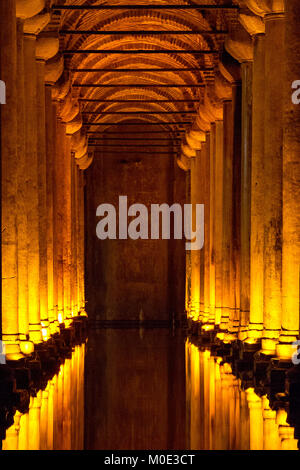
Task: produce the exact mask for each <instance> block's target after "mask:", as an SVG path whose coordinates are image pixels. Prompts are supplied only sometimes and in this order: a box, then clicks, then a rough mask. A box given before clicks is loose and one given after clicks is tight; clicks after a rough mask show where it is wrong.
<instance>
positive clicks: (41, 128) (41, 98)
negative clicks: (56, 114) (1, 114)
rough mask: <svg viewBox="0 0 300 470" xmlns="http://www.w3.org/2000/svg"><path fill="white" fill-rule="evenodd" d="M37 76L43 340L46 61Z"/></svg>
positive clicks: (45, 295)
mask: <svg viewBox="0 0 300 470" xmlns="http://www.w3.org/2000/svg"><path fill="white" fill-rule="evenodd" d="M36 76H37V101H36V104H37V108H36V112H37V122H38V126H37V143H38V148H37V157H38V200H39V271H40V282H39V286H40V287H39V291H40V318H41V325H42V334H43V339H44V340H47V339H48V338H49V336H50V330H49V319H48V265H47V218H48V214H47V184H46V171H47V163H46V112H45V110H46V108H45V106H46V100H45V61H44V59H41V58H38V59H37V60H36Z"/></svg>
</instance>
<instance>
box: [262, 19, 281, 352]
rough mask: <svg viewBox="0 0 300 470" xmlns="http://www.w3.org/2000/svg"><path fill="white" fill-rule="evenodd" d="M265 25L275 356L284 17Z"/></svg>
mask: <svg viewBox="0 0 300 470" xmlns="http://www.w3.org/2000/svg"><path fill="white" fill-rule="evenodd" d="M265 25H266V39H265V46H266V49H265V67H266V68H265V128H264V132H265V149H264V150H265V151H264V331H263V338H262V352H263V353H265V354H273V353H274V352H275V346H276V343H277V341H278V337H279V333H280V328H281V271H282V256H281V250H282V143H283V141H282V137H283V119H282V111H283V108H282V83H283V79H284V76H283V66H282V64H283V63H284V47H283V44H284V15H283V14H282V13H276V14H275V13H274V14H273V13H272V14H267V15H266V16H265ZM274 70H276V73H274Z"/></svg>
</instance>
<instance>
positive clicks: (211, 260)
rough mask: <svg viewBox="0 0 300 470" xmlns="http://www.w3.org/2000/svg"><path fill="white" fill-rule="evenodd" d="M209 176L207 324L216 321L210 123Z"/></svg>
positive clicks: (213, 149) (213, 130)
mask: <svg viewBox="0 0 300 470" xmlns="http://www.w3.org/2000/svg"><path fill="white" fill-rule="evenodd" d="M209 159H210V175H209V186H210V188H209V189H210V190H209V323H210V324H211V325H215V320H216V316H215V315H216V313H215V307H216V269H215V223H217V221H216V220H215V217H216V214H215V169H216V124H215V123H212V125H211V133H210V155H209Z"/></svg>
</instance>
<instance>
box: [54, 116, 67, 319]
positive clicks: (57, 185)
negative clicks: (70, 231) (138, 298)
mask: <svg viewBox="0 0 300 470" xmlns="http://www.w3.org/2000/svg"><path fill="white" fill-rule="evenodd" d="M55 136H56V139H55V144H56V145H55V152H54V166H53V214H54V217H53V219H54V220H53V246H54V273H55V276H54V296H55V297H57V303H56V304H55V298H54V305H57V318H58V321H59V323H63V321H64V285H63V224H64V220H63V216H64V213H63V183H62V182H63V178H64V172H63V164H62V162H63V158H64V154H63V152H62V141H63V138H64V129H63V128H62V125H61V123H60V121H59V120H58V119H56V132H55Z"/></svg>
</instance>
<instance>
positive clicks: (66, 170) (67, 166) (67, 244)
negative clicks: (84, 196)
mask: <svg viewBox="0 0 300 470" xmlns="http://www.w3.org/2000/svg"><path fill="white" fill-rule="evenodd" d="M62 127H63V131H64V134H65V124H62ZM69 139H70V138H69V137H68V136H66V135H64V136H63V141H62V147H63V148H62V151H63V161H62V168H63V174H62V176H63V178H62V180H61V184H62V188H63V198H62V202H63V206H62V217H63V227H62V236H63V289H64V321H65V324H66V326H69V325H70V322H71V318H72V311H71V241H72V240H71V238H72V236H71V181H72V180H71V149H70V141H69Z"/></svg>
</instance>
